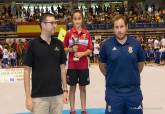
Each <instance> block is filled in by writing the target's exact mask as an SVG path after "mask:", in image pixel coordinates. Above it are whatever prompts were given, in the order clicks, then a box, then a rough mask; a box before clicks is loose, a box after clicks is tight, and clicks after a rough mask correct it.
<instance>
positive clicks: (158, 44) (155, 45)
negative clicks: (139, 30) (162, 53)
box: [154, 37, 160, 51]
mask: <svg viewBox="0 0 165 114" xmlns="http://www.w3.org/2000/svg"><path fill="white" fill-rule="evenodd" d="M159 48H160V41H159V38H158V37H157V38H156V39H155V40H154V51H157V50H159Z"/></svg>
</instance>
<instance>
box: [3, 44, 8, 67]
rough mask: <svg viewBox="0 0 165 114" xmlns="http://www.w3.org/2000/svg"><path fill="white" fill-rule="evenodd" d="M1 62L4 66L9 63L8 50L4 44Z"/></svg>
mask: <svg viewBox="0 0 165 114" xmlns="http://www.w3.org/2000/svg"><path fill="white" fill-rule="evenodd" d="M3 64H4V67H5V68H8V65H9V51H8V47H7V46H5V47H4V49H3Z"/></svg>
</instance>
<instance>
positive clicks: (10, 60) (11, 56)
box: [0, 39, 28, 68]
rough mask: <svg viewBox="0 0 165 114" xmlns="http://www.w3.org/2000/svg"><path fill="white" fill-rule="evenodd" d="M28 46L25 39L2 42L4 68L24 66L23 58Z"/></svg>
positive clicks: (1, 52) (0, 45)
mask: <svg viewBox="0 0 165 114" xmlns="http://www.w3.org/2000/svg"><path fill="white" fill-rule="evenodd" d="M27 46H28V40H25V39H7V40H3V41H0V60H1V66H2V67H3V68H10V67H17V66H22V65H23V57H24V53H25V50H26V48H27Z"/></svg>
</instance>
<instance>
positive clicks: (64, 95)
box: [63, 92, 68, 104]
mask: <svg viewBox="0 0 165 114" xmlns="http://www.w3.org/2000/svg"><path fill="white" fill-rule="evenodd" d="M63 101H64V104H68V93H67V92H64V94H63Z"/></svg>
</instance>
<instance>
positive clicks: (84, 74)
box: [67, 69, 90, 86]
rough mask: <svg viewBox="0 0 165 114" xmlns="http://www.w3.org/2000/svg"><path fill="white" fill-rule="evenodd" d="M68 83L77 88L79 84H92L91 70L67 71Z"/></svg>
mask: <svg viewBox="0 0 165 114" xmlns="http://www.w3.org/2000/svg"><path fill="white" fill-rule="evenodd" d="M67 83H68V85H70V86H75V85H76V84H77V83H78V84H79V85H80V86H86V85H89V84H90V79H89V69H86V70H73V69H68V70H67Z"/></svg>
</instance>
